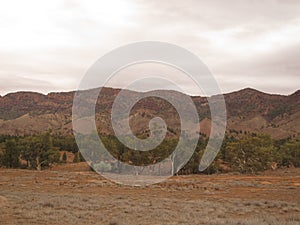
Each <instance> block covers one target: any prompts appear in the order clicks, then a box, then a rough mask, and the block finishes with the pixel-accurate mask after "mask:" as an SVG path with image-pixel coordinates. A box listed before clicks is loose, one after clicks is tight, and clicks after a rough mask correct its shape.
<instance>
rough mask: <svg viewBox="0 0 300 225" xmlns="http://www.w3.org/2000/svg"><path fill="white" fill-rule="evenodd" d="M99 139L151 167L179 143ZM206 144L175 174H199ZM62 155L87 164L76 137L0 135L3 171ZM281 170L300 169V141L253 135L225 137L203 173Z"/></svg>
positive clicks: (118, 155)
mask: <svg viewBox="0 0 300 225" xmlns="http://www.w3.org/2000/svg"><path fill="white" fill-rule="evenodd" d="M100 138H101V140H102V142H103V144H104V145H105V147H106V148H107V149H108V150H109V151H110V153H111V155H113V156H114V158H115V159H117V160H119V161H122V162H125V163H128V164H132V165H138V166H142V165H151V164H153V163H157V162H159V161H162V160H164V159H165V158H166V157H168V156H169V155H170V154H171V153H172V151H173V150H174V149H175V147H176V145H177V140H176V139H165V140H164V141H163V142H162V143H161V144H160V145H159V146H157V147H156V148H155V149H153V150H150V151H135V150H132V149H129V148H127V147H126V146H124V145H123V144H122V143H120V141H119V140H118V139H117V138H116V137H115V136H112V135H101V137H100ZM207 141H208V138H207V137H205V136H201V137H200V139H199V140H198V144H197V147H196V150H195V152H194V153H193V155H192V157H191V158H190V160H189V162H188V163H187V164H186V165H185V166H184V167H183V168H181V169H180V170H179V171H177V170H176V171H175V172H176V173H177V174H196V173H199V170H198V167H199V163H200V160H201V157H202V155H203V153H204V151H205V147H206V145H207ZM86 144H87V145H89V146H93V145H97V143H92V142H91V139H88V141H87V143H86ZM60 151H69V152H73V153H74V156H75V157H74V162H81V161H84V159H83V157H82V155H81V154H80V152H79V151H78V148H77V145H76V142H75V139H74V137H73V136H55V135H50V133H46V134H41V135H32V136H24V137H16V136H8V135H0V165H1V166H2V167H7V168H18V167H22V168H24V167H25V168H32V169H37V170H41V169H43V168H46V167H49V166H50V165H51V164H55V163H64V162H66V159H67V158H66V154H65V153H64V154H63V156H62V157H61V156H60V155H61V154H60ZM87 161H89V159H87ZM175 161H176V160H175ZM21 162H23V163H22V164H21ZM24 162H25V164H24ZM175 163H176V162H175ZM113 166H114V165H112V164H110V163H105V162H104V161H101V162H99V163H98V165H97V164H96V165H94V167H99V168H100V167H101V169H102V170H103V168H104V169H105V168H107V170H111V169H112V167H113ZM280 167H300V141H299V140H296V139H292V138H286V139H281V140H273V139H272V138H271V137H270V136H269V135H265V134H254V133H251V134H243V135H242V136H238V137H237V136H236V137H234V136H232V135H231V136H229V135H228V136H226V137H225V139H224V142H223V145H222V147H221V150H220V151H219V153H218V155H217V157H216V158H215V160H214V161H213V163H212V164H211V165H210V166H209V167H208V168H207V169H206V170H205V171H204V173H207V174H211V173H222V172H235V171H236V172H239V173H252V174H255V173H258V172H260V171H264V170H267V169H271V168H273V169H276V168H280ZM115 169H119V168H115Z"/></svg>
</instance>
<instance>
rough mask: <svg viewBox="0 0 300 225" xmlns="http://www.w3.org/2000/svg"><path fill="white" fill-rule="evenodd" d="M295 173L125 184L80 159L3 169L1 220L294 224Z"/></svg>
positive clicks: (298, 193)
mask: <svg viewBox="0 0 300 225" xmlns="http://www.w3.org/2000/svg"><path fill="white" fill-rule="evenodd" d="M74 167H76V168H77V171H75V172H74V171H73V170H74ZM79 168H80V169H79ZM299 175H300V170H299V169H292V170H284V171H277V172H268V173H266V174H263V175H260V176H242V175H230V174H227V175H212V176H206V175H200V176H180V177H173V178H171V179H169V180H168V181H166V182H164V183H161V184H156V185H152V186H149V187H129V186H121V185H117V184H114V183H112V182H110V181H108V180H105V179H103V178H101V177H100V176H99V175H98V174H95V173H93V172H90V171H88V169H87V167H85V166H84V164H72V165H67V166H64V167H63V169H62V168H61V167H57V168H52V170H51V171H50V170H47V171H42V172H37V171H29V170H7V169H0V224H107V225H123V224H132V225H135V224H241V225H252V224H253V225H254V224H255V225H257V224H263V225H264V224H275V225H276V224H278V225H279V224H280V225H281V224H289V225H296V224H300V187H299V185H297V184H299V183H300V178H299Z"/></svg>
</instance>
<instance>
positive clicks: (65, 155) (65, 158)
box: [62, 152, 67, 163]
mask: <svg viewBox="0 0 300 225" xmlns="http://www.w3.org/2000/svg"><path fill="white" fill-rule="evenodd" d="M62 162H64V163H66V162H67V154H66V152H64V154H63V156H62Z"/></svg>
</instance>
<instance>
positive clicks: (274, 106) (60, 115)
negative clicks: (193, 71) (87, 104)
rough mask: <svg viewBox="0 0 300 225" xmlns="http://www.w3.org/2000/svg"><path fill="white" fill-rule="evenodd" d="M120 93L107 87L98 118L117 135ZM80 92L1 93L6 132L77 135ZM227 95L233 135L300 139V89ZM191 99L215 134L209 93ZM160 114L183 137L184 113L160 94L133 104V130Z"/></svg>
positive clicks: (0, 125) (143, 129)
mask: <svg viewBox="0 0 300 225" xmlns="http://www.w3.org/2000/svg"><path fill="white" fill-rule="evenodd" d="M98 91H99V90H98V89H93V90H87V91H85V92H92V93H91V94H98ZM119 92H120V89H114V88H106V87H105V88H102V91H101V93H100V94H99V96H98V100H97V104H96V123H97V125H98V127H99V131H100V132H102V133H104V134H114V131H113V129H112V127H111V122H110V121H111V118H110V115H111V108H112V105H113V102H114V100H115V98H116V96H117V95H118V93H119ZM160 92H161V91H160ZM164 92H168V94H169V95H170V94H171V95H172V93H173V94H178V92H175V91H167V90H166V91H164ZM74 94H75V92H74V91H72V92H60V93H49V94H47V95H44V94H40V93H36V92H16V93H9V94H7V95H5V96H0V134H9V135H17V136H18V135H31V134H37V133H44V132H47V131H49V130H51V131H52V132H53V133H55V134H60V135H71V134H72V104H73V97H74ZM138 94H139V93H138V92H135V91H130V90H126V91H125V95H126V98H128V99H130V98H136V96H137V95H138ZM181 94H182V93H181ZM182 95H184V94H182ZM210 98H211V97H210ZM224 98H225V102H226V108H227V131H226V132H227V133H228V134H232V135H237V134H241V133H243V134H244V133H249V132H251V133H266V134H269V135H271V136H272V137H273V138H275V139H281V138H287V137H293V138H298V139H299V138H300V90H298V91H296V92H295V93H293V94H291V95H277V94H267V93H263V92H260V91H258V90H255V89H251V88H246V89H242V90H239V91H235V92H231V93H227V94H224ZM191 99H192V100H193V102H194V104H195V106H196V109H197V111H198V114H199V118H200V130H199V131H200V132H201V133H202V134H203V135H209V132H210V127H211V120H210V110H209V105H208V97H201V96H191ZM86 101H89V99H88V98H87V99H86ZM182 109H184V104H183V105H182ZM156 116H160V117H161V118H163V119H164V120H165V122H166V124H167V125H168V132H167V135H169V136H178V134H179V133H180V132H179V131H180V119H179V116H178V113H177V112H176V110H175V108H174V107H173V106H172V105H171V104H170V103H168V102H167V101H165V100H163V99H161V98H157V97H148V98H145V99H143V100H141V101H139V102H138V103H137V104H136V105H135V106H134V107H133V108H132V110H131V113H130V120H129V121H130V127H131V129H132V131H133V133H135V134H136V135H141V136H143V135H149V127H148V123H149V120H150V119H151V118H153V117H156Z"/></svg>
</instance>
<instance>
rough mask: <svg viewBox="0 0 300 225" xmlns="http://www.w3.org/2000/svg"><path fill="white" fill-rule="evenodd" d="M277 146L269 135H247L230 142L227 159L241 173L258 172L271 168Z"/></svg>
mask: <svg viewBox="0 0 300 225" xmlns="http://www.w3.org/2000/svg"><path fill="white" fill-rule="evenodd" d="M274 152H275V148H274V145H273V141H272V139H271V137H270V136H268V135H257V136H252V135H247V136H244V137H242V138H241V139H239V140H236V141H233V142H229V143H227V146H226V154H225V155H226V158H225V160H226V161H227V162H229V163H230V165H231V167H232V168H233V170H235V171H238V172H241V173H256V172H258V171H263V170H266V169H268V168H269V166H270V164H271V163H272V162H273V161H274Z"/></svg>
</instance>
